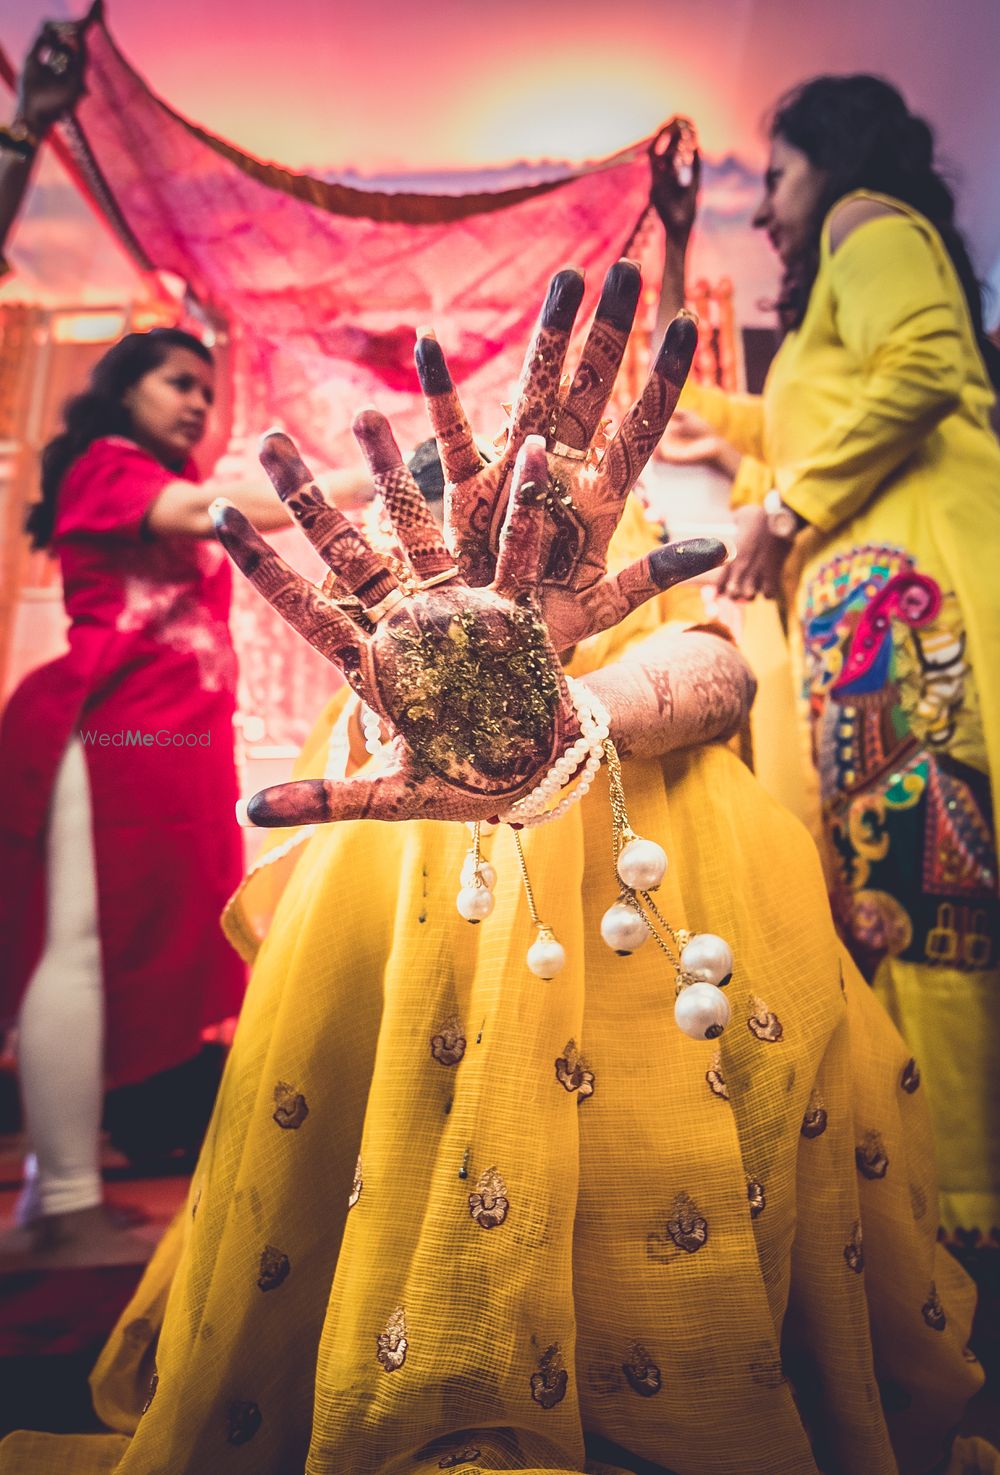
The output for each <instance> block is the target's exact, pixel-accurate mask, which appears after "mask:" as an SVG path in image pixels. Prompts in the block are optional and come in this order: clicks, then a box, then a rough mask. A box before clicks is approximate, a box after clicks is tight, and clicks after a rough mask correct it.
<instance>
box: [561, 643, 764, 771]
mask: <svg viewBox="0 0 1000 1475" xmlns="http://www.w3.org/2000/svg"><path fill="white" fill-rule="evenodd" d="M582 684H583V685H584V686H586V688H587V690H588V691H591V692H593V694H594V695H595V696H597V697H599V698H600V700H601V701H602V702H603V703H604V705H605V707H607V709H608V712H609V713H610V715H611V723H610V728H611V737H612V739H613V740H614V742H615V744H616V746H617V748H618V751H619V753H620V754H621V755H622V757H625V756H626V755H631V756H633V757H636V758H659V757H662V756H663V755H664V754H665V753H673V752H676V751H677V749H679V748H694V747H698V746H699V745H700V744H702V743H708V742H713V741H716V740H719V739H725V738H728V737H732V735H733V733H735V732H737V731H738V730H739V729H740V727H741V726H742V725H743V723H744V721H745V720H746V718H747V717H748V716H749V713H750V707H751V704H752V702H753V699H754V694H755V692H756V689H757V683H756V681H755V679H754V676H753V673H752V672H751V670H750V668H749V666H748V665H747V663H746V661H745V660H744V659H743V657H742V655H741V654H740V652H739V651H738V650H737V649H736V646H735V645H733V644H732V642H731V641H729V640H727V639H726V638H724V637H723V636H721V635H715V634H713V633H712V632H711V631H708V630H698V629H695V630H684V629H681V628H679V627H677V626H667V627H665V628H664V629H663V630H658V631H657V632H656V633H655V634H654V635H651V636H649V638H648V639H647V640H644V641H642V643H641V644H639V645H636V646H635V647H633V649H631V650H630V651H629V652H628V653H627V655H625V656H624V657H623V658H622V660H620V661H616V662H615V663H614V664H613V665H611V666H605V667H604V668H603V669H602V670H600V671H595V672H593V673H592V674H591V675H589V676H586V677H584V678H583V682H582Z"/></svg>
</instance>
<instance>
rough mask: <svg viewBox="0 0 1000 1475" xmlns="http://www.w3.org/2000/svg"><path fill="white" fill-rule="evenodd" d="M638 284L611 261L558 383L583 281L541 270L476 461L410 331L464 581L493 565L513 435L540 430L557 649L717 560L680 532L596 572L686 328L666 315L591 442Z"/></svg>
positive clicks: (450, 535)
mask: <svg viewBox="0 0 1000 1475" xmlns="http://www.w3.org/2000/svg"><path fill="white" fill-rule="evenodd" d="M640 287H641V277H640V273H639V268H638V267H637V266H636V265H635V263H634V262H631V261H618V262H616V263H615V265H614V266H612V268H611V270H610V271H609V272H608V274H607V276H606V278H605V281H604V288H603V291H602V293H601V299H600V302H599V303H598V306H597V311H596V314H595V317H594V322H593V325H592V326H591V329H590V332H589V334H588V336H587V340H586V342H585V344H584V347H583V350H582V352H581V355H580V361H579V363H578V365H577V368H576V371H575V373H574V375H573V378H572V380H571V381H570V384H569V387H568V389H567V390H565V392H562V391H561V389H560V379H561V375H562V369H563V363H564V360H565V358H566V352H567V349H568V347H569V341H570V335H571V333H572V330H573V324H574V322H575V320H576V315H577V312H578V311H579V307H580V303H581V300H582V298H583V278H582V277H581V275H580V273H579V272H577V271H574V270H572V269H566V270H564V271H560V272H558V273H557V274H556V275H555V276H554V277H553V279H552V282H551V284H550V286H549V291H548V296H547V297H546V300H545V303H544V306H543V308H542V312H541V315H540V317H539V320H538V324H537V326H536V328H535V332H534V335H533V337H532V340H531V343H530V345H529V348H528V351H527V354H526V357H525V360H524V367H523V370H522V373H521V379H520V383H519V385H518V390H517V394H516V397H515V401H514V406H513V411H512V416H511V423H510V432H509V435H508V438H507V443H506V445H505V447H504V450H503V452H502V454H501V456H500V458H499V459H498V460H497V461H494V462H491V463H489V464H484V462H483V459H482V457H481V456H480V453H479V451H478V450H477V448H476V443H475V440H474V438H473V434H472V430H471V428H470V426H469V422H468V420H467V419H466V416H465V413H464V411H463V409H462V406H461V402H460V399H459V396H458V392H457V390H456V389H455V386H454V384H453V382H452V379H451V376H450V374H449V372H448V367H447V364H446V362H445V357H444V354H443V352H442V350H441V348H440V346H439V344H438V343H437V341H436V340H435V339H434V338H433V337H430V336H426V335H425V336H422V337H420V338H419V339H418V341H417V355H416V356H417V371H418V374H419V377H420V383H421V387H422V388H423V391H424V396H425V398H426V401H427V409H428V413H429V415H430V419H431V424H432V426H433V428H434V433H435V435H436V437H437V441H438V447H439V450H440V453H441V461H442V464H443V466H444V473H445V479H446V482H447V489H446V496H445V530H446V536H447V539H448V543H449V546H450V547H451V548H452V549H453V550H454V552H455V556H456V559H457V562H458V565H459V567H460V568H461V570H462V572H463V574H464V575H465V577H466V578H467V579H468V581H469V583H470V584H473V585H481V584H487V583H488V582H489V580H490V579H491V578H492V576H493V568H494V562H495V556H496V550H497V547H498V540H499V533H500V528H501V526H502V524H503V520H504V516H505V513H506V508H507V502H508V497H509V492H510V484H511V475H512V471H513V467H514V463H515V459H516V456H517V453H518V451H519V449H520V447H521V445H522V444H523V443H524V440H525V437H526V436H529V435H541V436H544V437H545V444H546V448H547V452H548V472H549V483H550V493H549V495H548V496H547V498H546V511H547V515H546V519H545V528H544V532H543V539H542V562H541V567H542V577H541V584H540V589H539V596H540V600H541V608H542V613H543V615H544V618H545V622H546V625H547V627H548V631H549V637H550V639H551V640H552V643H553V645H554V646H555V647H556V649H557V650H565V649H566V648H568V647H569V646H572V645H575V644H576V643H577V642H578V641H580V640H582V639H584V637H585V636H587V635H592V634H595V633H596V632H597V631H599V630H605V629H607V628H608V627H609V626H611V625H615V624H617V623H618V622H619V621H620V620H621V619H623V618H624V616H625V615H627V614H628V613H629V611H630V610H632V609H634V608H636V606H637V605H640V604H642V603H644V602H645V601H646V600H647V599H650V598H652V597H653V596H654V595H656V594H659V593H661V592H662V591H663V590H664V589H667V588H669V587H670V586H671V585H673V584H677V583H680V582H681V581H683V580H685V579H690V578H693V577H695V576H696V575H697V574H700V573H703V572H705V571H706V570H707V569H710V568H715V567H716V566H717V565H718V564H720V563H721V562H722V561H723V559H724V557H725V548H724V545H723V544H722V543H720V542H719V541H718V540H717V539H715V538H693V539H688V540H686V541H685V542H681V543H674V544H668V545H667V546H665V547H662V548H657V549H656V550H654V551H653V552H652V553H649V554H647V555H646V556H645V557H644V558H642V559H640V560H638V562H636V563H634V564H632V565H631V567H629V568H627V569H625V570H624V571H623V572H622V573H620V574H617V575H613V576H609V575H608V572H607V556H608V546H609V544H610V542H611V539H612V536H613V535H614V532H615V529H616V528H617V526H618V523H619V521H620V520H621V516H622V513H623V511H624V509H625V502H626V498H627V497H628V494H629V492H630V491H631V489H632V487H633V486H634V485H635V483H636V481H637V480H638V478H639V475H640V473H641V472H642V470H643V467H644V466H645V465H646V463H647V461H648V460H649V458H650V456H651V455H652V453H653V450H654V448H655V446H656V444H657V442H658V441H659V439H660V437H661V435H662V434H663V431H664V429H665V427H666V425H667V423H668V422H669V420H670V417H671V415H672V413H673V410H674V406H675V405H676V403H677V398H678V396H679V394H680V392H681V388H682V387H683V384H684V380H685V379H686V378H687V374H688V370H689V368H690V366H691V359H692V357H693V355H694V350H695V346H696V343H697V336H698V335H697V329H696V327H695V324H694V321H693V320H692V319H691V318H690V317H686V316H681V317H678V318H676V319H675V320H674V321H673V322H672V323H671V324H670V327H669V329H668V330H667V334H666V337H665V338H664V341H663V345H662V347H661V349H660V351H659V353H658V355H657V357H656V360H655V362H654V364H653V367H652V370H651V372H650V375H649V379H648V381H647V383H646V387H645V388H644V389H643V391H642V394H641V395H640V397H639V399H638V400H637V401H636V403H635V404H634V405H633V406H632V408H631V409H630V410H629V412H628V413H627V414H626V416H625V417H624V419H623V420H622V423H621V425H620V426H619V428H618V431H617V433H616V434H615V435H614V436H613V438H612V439H611V441H610V443H609V444H608V445H607V448H606V449H604V450H603V453H601V451H600V449H599V443H600V442H601V441H602V440H603V435H602V419H603V416H604V412H605V410H606V409H607V405H608V401H609V399H610V397H611V393H612V390H613V388H614V383H615V378H616V376H617V374H618V370H619V368H620V367H621V363H622V359H623V357H624V354H625V348H626V345H627V343H628V338H629V332H630V330H631V327H632V321H633V318H634V317H635V310H636V306H637V304H638V301H639V291H640ZM373 470H375V468H374V467H373ZM376 484H377V478H376Z"/></svg>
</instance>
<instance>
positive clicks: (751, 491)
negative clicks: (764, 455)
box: [729, 456, 774, 511]
mask: <svg viewBox="0 0 1000 1475" xmlns="http://www.w3.org/2000/svg"><path fill="white" fill-rule="evenodd" d="M773 486H774V477H773V476H772V474H771V468H770V466H767V465H765V464H764V462H763V461H758V459H757V457H756V456H744V457H743V460H742V461H741V462H740V464H739V467H738V468H737V471H736V475H735V477H734V478H733V485H732V488H731V489H730V492H729V505H730V507H732V508H733V510H734V511H735V509H736V508H737V507H759V506H760V504H761V503H762V502H763V500H764V498H765V497H766V496H767V494H768V492H769V491H770V490H771V488H772V487H773Z"/></svg>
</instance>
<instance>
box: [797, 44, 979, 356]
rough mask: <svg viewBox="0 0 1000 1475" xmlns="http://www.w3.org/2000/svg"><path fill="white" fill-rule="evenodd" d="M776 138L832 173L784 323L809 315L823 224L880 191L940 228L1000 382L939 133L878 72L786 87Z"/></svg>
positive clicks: (800, 265)
mask: <svg viewBox="0 0 1000 1475" xmlns="http://www.w3.org/2000/svg"><path fill="white" fill-rule="evenodd" d="M769 132H770V134H771V137H772V138H774V137H780V138H782V139H784V140H785V142H786V143H789V144H791V145H792V147H793V148H797V149H798V150H799V151H800V152H801V153H803V154H805V156H806V158H807V159H808V160H809V162H810V164H812V165H813V166H814V167H815V168H817V169H821V170H823V171H824V173H825V174H826V176H827V181H826V185H825V188H824V190H823V195H822V197H821V199H820V202H819V207H818V210H817V219H816V230H815V238H814V240H813V241H812V243H811V245H810V248H809V250H808V251H807V252H806V253H804V254H803V256H802V257H801V258H800V259H799V260H798V261H797V262H794V263H792V264H791V265H790V267H789V268H788V269H787V270H786V272H785V277H784V280H783V282H782V287H781V296H780V298H779V301H778V311H779V315H780V317H781V320H782V323H783V325H784V326H785V327H793V328H794V327H798V326H799V324H800V323H801V322H802V319H803V318H804V316H805V311H806V307H807V305H808V302H809V295H810V293H811V291H812V286H813V282H814V281H815V279H816V272H817V270H818V268H819V245H820V229H821V227H822V224H823V220H824V219H825V217H826V214H827V212H828V211H829V210H830V209H831V208H832V206H833V205H835V204H836V202H837V201H838V200H840V199H842V198H843V196H844V195H848V194H850V193H851V192H852V191H853V190H858V189H867V190H875V191H876V192H877V193H879V194H883V195H891V196H893V198H895V199H897V200H901V201H902V202H903V203H904V204H905V205H912V207H913V208H914V209H915V210H919V211H920V213H921V215H924V216H926V217H927V219H928V220H929V221H930V222H931V224H932V225H933V226H934V228H935V229H936V230H937V232H938V234H939V235H940V237H941V240H942V241H943V243H944V246H945V248H946V250H947V252H948V255H949V256H950V257H951V259H952V263H953V264H954V267H955V271H956V273H957V275H958V279H959V281H960V282H961V284H962V290H963V292H964V293H965V297H966V301H967V302H968V304H969V313H970V315H971V317H972V325H973V328H974V329H975V333H976V338H977V340H978V343H979V348H980V351H981V353H982V354H983V358H984V359H985V361H986V367H987V369H988V370H989V375H990V378H991V379H992V381H993V383H994V384H1000V352H998V351H997V349H996V347H995V346H994V345H993V344H992V343H990V341H989V340H988V339H987V338H986V337H985V334H984V332H983V304H982V296H981V291H980V286H979V283H978V281H977V280H976V274H975V272H974V270H973V267H972V262H971V260H970V259H969V252H968V248H967V247H966V244H965V241H964V240H963V238H962V235H961V233H960V231H959V230H958V228H957V227H956V225H955V197H954V195H953V194H952V192H951V190H950V189H949V187H948V185H947V184H946V182H945V180H944V178H943V177H942V175H941V174H940V173H939V171H938V170H937V169H936V168H935V166H934V135H933V133H932V132H931V130H930V128H929V127H928V125H927V124H926V123H925V122H924V120H923V118H918V117H917V116H916V115H915V114H913V113H911V112H910V110H909V108H908V107H907V105H906V103H905V101H904V99H903V97H902V96H901V94H900V93H899V92H897V90H896V88H895V87H893V86H891V84H890V83H888V82H885V81H883V79H882V78H881V77H870V76H867V75H865V74H864V73H859V74H857V75H855V76H850V77H814V78H813V79H812V80H811V81H809V82H803V83H801V84H800V85H799V86H798V87H794V88H793V89H792V90H791V92H786V93H785V95H784V97H782V98H781V99H780V100H779V101H778V103H777V104H776V106H775V108H774V111H773V113H772V115H771V119H770V128H769Z"/></svg>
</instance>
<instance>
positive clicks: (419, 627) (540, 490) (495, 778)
mask: <svg viewBox="0 0 1000 1475" xmlns="http://www.w3.org/2000/svg"><path fill="white" fill-rule="evenodd" d="M354 431H355V435H356V436H357V438H358V441H359V442H360V444H361V446H362V449H363V450H364V452H365V455H366V457H367V459H368V463H369V465H370V467H371V470H372V473H373V475H374V477H375V481H376V485H377V486H379V487H380V488H381V490H382V492H383V496H384V498H385V503H386V508H387V510H388V512H389V514H390V517H391V519H392V522H393V525H394V527H395V531H396V534H397V536H398V538H399V540H400V543H401V545H402V547H403V549H404V550H405V552H406V555H407V559H408V564H409V573H410V577H409V578H408V579H407V580H406V581H405V582H404V583H401V582H400V580H399V579H398V578H397V575H396V573H395V572H394V571H393V569H392V567H390V565H389V564H388V563H387V561H386V560H385V558H383V557H382V555H381V554H380V553H378V552H376V551H375V550H374V549H373V548H371V547H370V545H369V544H368V543H367V541H366V540H365V539H364V538H363V537H362V536H361V534H360V533H358V532H357V531H356V530H355V529H354V528H353V527H352V526H351V525H350V524H349V523H348V522H347V520H346V519H345V518H344V517H343V516H342V514H341V513H340V512H339V511H338V510H337V509H336V508H334V507H331V506H329V505H328V504H326V503H325V502H324V501H323V499H322V497H321V496H320V495H319V494H318V493H317V489H316V488H315V487H314V486H313V484H312V476H311V474H310V472H309V470H308V468H307V467H306V466H305V464H304V462H303V461H302V459H301V457H300V456H299V454H298V451H297V450H296V448H295V446H294V445H293V444H292V442H291V440H289V438H288V437H287V436H286V435H283V434H281V433H280V432H272V433H271V434H269V435H268V436H267V437H266V438H265V441H264V444H263V448H262V452H261V460H262V462H263V464H264V466H265V468H266V470H267V472H268V474H269V476H270V477H271V480H272V482H273V484H274V486H275V489H276V490H277V492H278V495H279V496H280V497H281V499H282V501H283V502H284V503H285V505H286V506H287V507H288V508H289V510H290V511H291V512H292V513H293V514H294V516H295V517H296V518H297V520H298V521H299V523H300V525H301V527H302V529H303V531H304V532H305V534H306V536H307V537H308V538H309V540H310V542H311V543H312V544H313V546H314V547H315V548H316V550H317V552H318V553H319V554H320V556H321V557H322V558H323V560H324V562H325V563H326V564H327V565H328V567H329V568H330V569H331V570H332V571H333V574H334V583H333V593H334V594H335V595H336V597H332V596H330V595H327V594H324V593H322V592H321V591H320V590H318V589H317V588H315V587H314V586H313V585H312V584H311V583H309V581H308V580H306V579H304V578H302V577H301V576H300V575H299V574H297V573H295V571H294V570H293V569H291V568H290V567H289V566H288V565H287V564H286V563H285V562H284V560H283V559H281V558H280V557H279V556H278V554H277V553H275V551H274V550H273V549H272V548H271V547H270V546H269V545H268V544H267V543H266V542H265V541H264V540H263V539H262V538H261V537H260V536H259V535H258V534H257V533H256V532H255V531H254V529H253V527H252V526H251V525H250V523H249V522H248V521H247V519H246V518H245V517H244V516H243V515H242V513H240V512H239V511H238V510H237V509H236V508H235V507H233V506H232V505H231V504H230V503H228V502H225V501H222V500H220V501H218V502H215V503H213V506H212V517H213V521H214V523H215V527H216V530H217V532H218V535H219V538H220V541H221V542H222V544H223V546H224V547H225V549H226V551H227V552H228V553H229V555H230V557H231V558H232V559H233V561H234V562H235V563H236V565H237V566H238V567H239V568H240V569H241V571H242V572H243V573H244V574H245V575H246V576H247V578H249V579H250V581H251V583H252V584H253V585H254V586H255V588H257V589H258V590H259V591H260V593H261V594H263V596H264V597H265V599H267V600H268V602H269V603H270V604H271V605H272V606H273V607H274V608H275V609H276V610H277V611H278V613H279V614H280V615H281V616H282V618H283V619H285V620H287V621H288V623H289V624H290V625H292V626H293V628H294V629H296V630H298V632H299V633H300V634H301V635H302V636H304V638H305V639H306V640H308V641H309V643H310V645H312V646H313V647H314V648H315V649H316V650H318V651H319V652H320V653H321V654H322V655H324V656H325V657H326V658H327V659H328V660H329V661H331V662H332V663H333V664H334V665H336V666H338V667H339V668H340V670H341V671H342V672H343V673H344V676H345V678H346V679H347V681H348V682H349V683H350V685H351V686H352V688H353V689H354V690H355V691H356V692H357V693H358V694H359V695H360V696H362V697H363V698H364V700H365V701H366V702H367V703H368V704H369V706H370V707H372V708H373V710H374V711H376V712H378V714H379V715H380V716H381V717H382V718H383V720H384V721H385V722H386V723H387V724H388V725H389V728H390V731H391V732H392V734H393V740H392V745H391V750H390V758H389V765H388V767H386V768H384V769H383V770H382V771H381V772H379V773H378V774H377V776H374V777H372V776H364V775H360V776H358V777H355V778H352V779H348V780H346V781H344V782H342V783H334V782H330V781H320V780H303V781H300V782H293V783H287V784H279V785H277V786H275V787H273V788H270V789H265V790H263V791H262V792H261V793H259V794H256V795H255V796H254V798H253V799H252V800H251V801H250V805H249V815H250V818H251V819H252V820H253V822H254V823H255V824H259V825H269V826H270V825H295V824H308V823H317V822H323V821H327V820H336V819H361V818H369V819H384V820H398V819H411V818H423V819H462V820H471V819H481V818H488V817H489V816H491V815H495V814H496V813H497V811H498V810H500V809H505V808H506V807H507V806H508V805H509V804H510V803H512V802H513V801H514V800H515V799H517V798H519V797H520V796H521V795H522V794H524V793H525V792H527V790H528V789H530V788H531V787H532V786H533V785H534V784H535V783H536V782H537V781H538V779H539V778H540V777H541V776H542V775H543V774H544V773H545V772H546V771H547V770H548V768H549V767H550V765H551V764H552V763H553V762H554V761H555V758H556V757H557V756H558V754H560V753H561V752H563V751H564V750H565V748H566V747H567V745H568V744H569V743H571V742H573V741H574V740H575V738H576V737H577V736H578V735H579V724H578V721H577V717H576V713H575V710H574V708H573V703H572V699H571V697H570V694H569V691H568V689H567V686H566V682H565V678H564V677H563V673H562V668H561V666H560V664H559V658H558V656H557V654H556V652H555V650H554V649H553V647H552V645H551V643H550V641H549V639H548V636H547V633H546V630H545V626H544V623H543V622H542V619H541V616H540V613H539V610H538V606H537V587H538V578H539V568H540V564H539V560H540V554H541V544H542V533H543V526H544V518H545V505H544V501H545V497H546V496H547V495H548V472H547V467H546V461H545V448H544V442H543V441H542V440H541V439H540V438H539V437H534V438H529V439H527V440H526V441H525V442H524V445H523V447H522V452H521V455H520V457H519V458H518V462H517V465H516V466H515V468H514V474H513V478H512V495H511V500H510V509H509V512H508V514H507V517H506V520H505V524H504V527H503V529H502V531H501V535H500V542H499V550H498V556H497V561H496V572H495V577H494V578H493V579H492V580H491V582H490V584H489V585H487V586H485V587H480V588H471V587H470V586H469V585H468V584H467V582H466V581H465V579H464V578H462V576H461V575H460V574H459V572H458V570H457V569H456V568H455V565H454V562H453V560H452V558H451V555H450V554H449V553H448V551H447V549H446V547H445V545H444V542H443V540H442V537H441V533H440V530H439V529H438V528H437V525H436V524H435V522H434V520H433V518H432V516H431V514H430V512H429V510H428V508H427V505H426V503H425V502H424V500H423V498H422V496H421V494H420V492H419V489H418V488H417V486H416V483H415V482H414V480H413V478H412V476H411V475H410V473H409V471H408V470H407V469H406V467H405V466H404V465H403V460H402V457H401V456H400V453H399V448H398V446H397V445H396V442H395V440H394V438H393V435H392V431H391V430H390V428H389V424H388V422H387V421H386V420H385V418H384V417H383V416H382V415H380V414H378V413H377V412H376V411H374V410H367V411H364V412H362V414H360V415H359V416H358V417H357V419H356V420H355V425H354Z"/></svg>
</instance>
